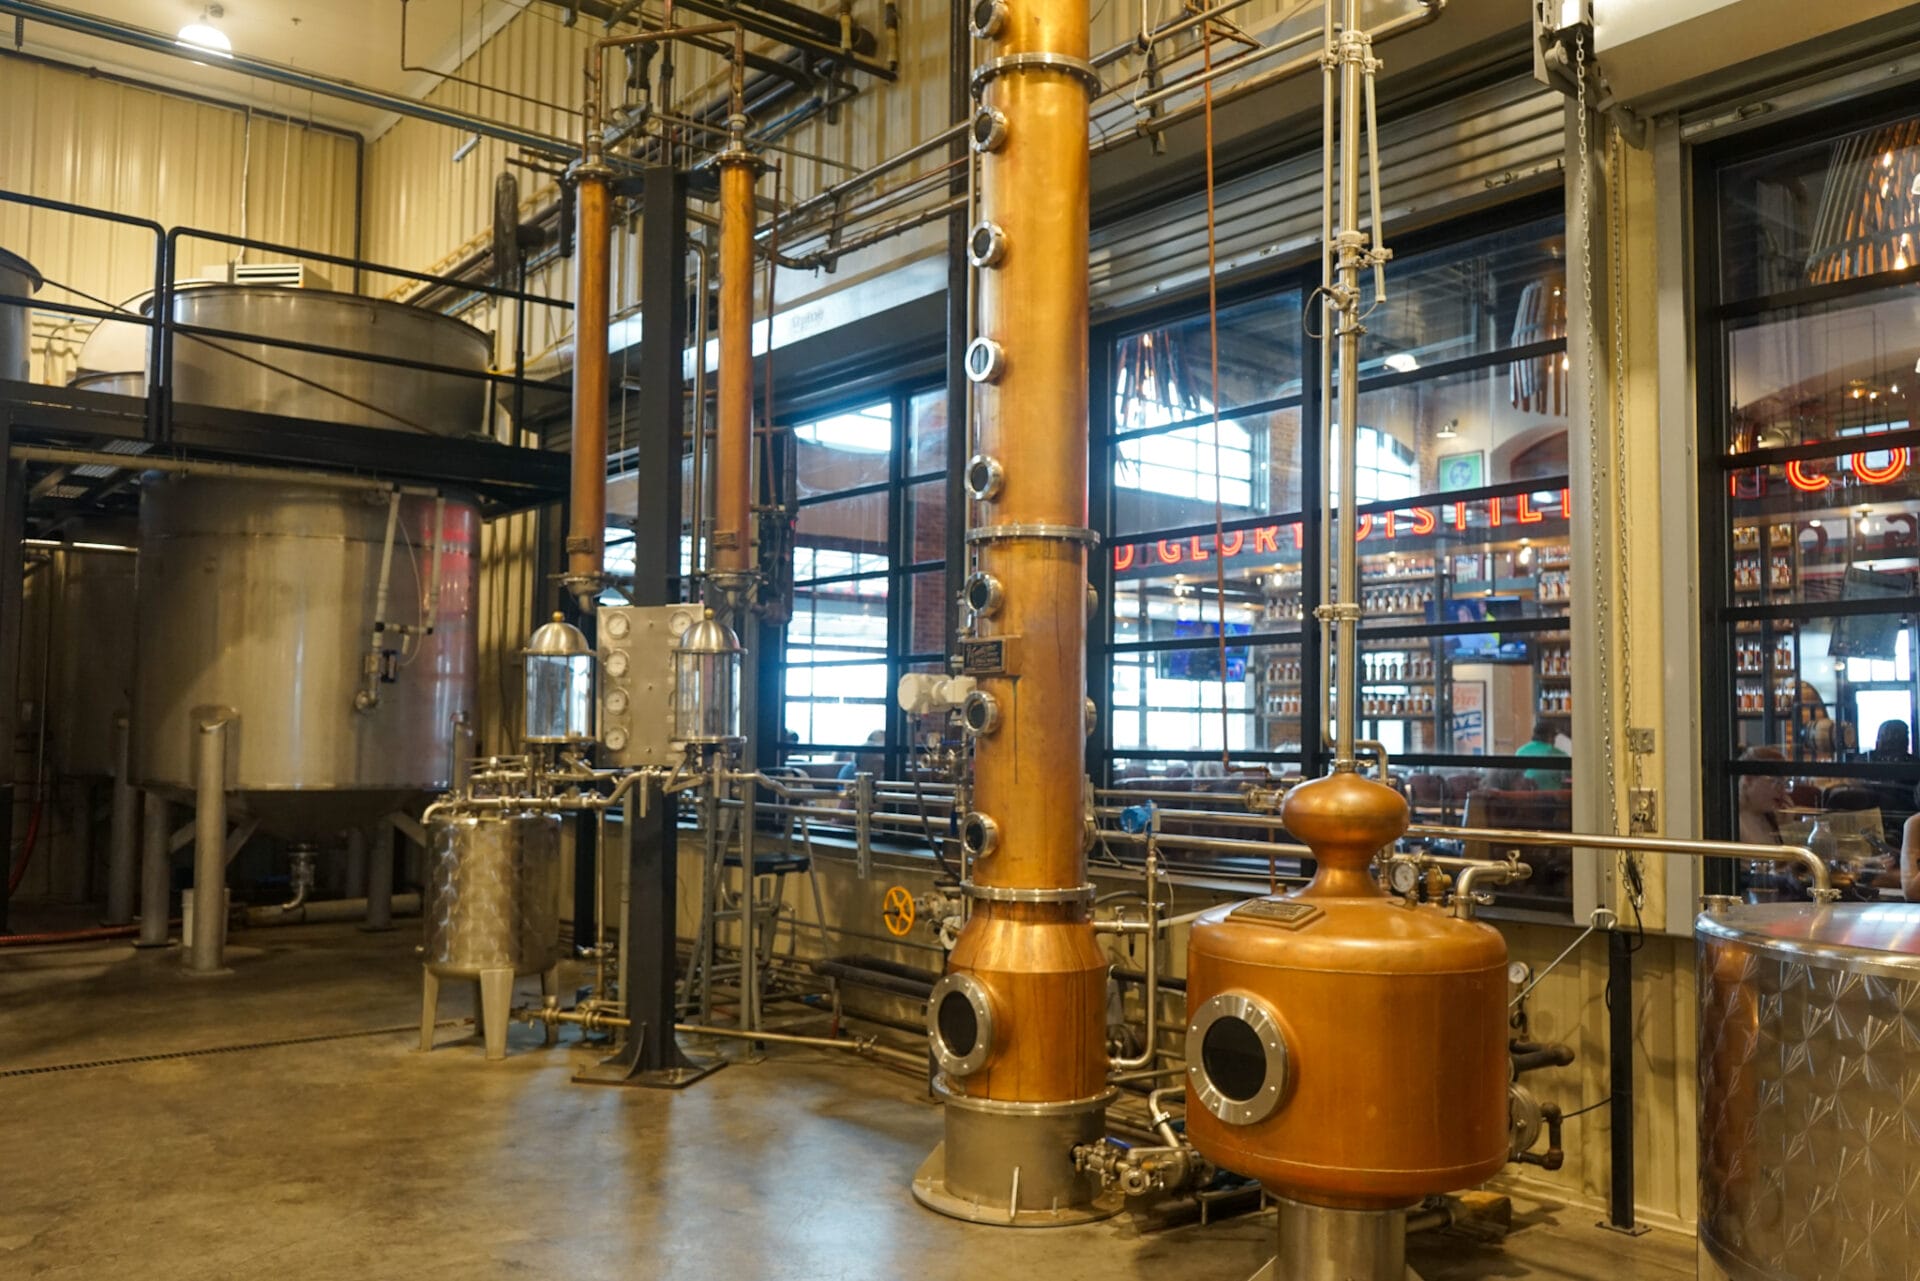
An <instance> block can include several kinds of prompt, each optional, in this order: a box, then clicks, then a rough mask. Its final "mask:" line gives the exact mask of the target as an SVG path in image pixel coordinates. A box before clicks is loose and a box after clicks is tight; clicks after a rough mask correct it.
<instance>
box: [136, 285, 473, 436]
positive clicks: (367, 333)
mask: <svg viewBox="0 0 1920 1281" xmlns="http://www.w3.org/2000/svg"><path fill="white" fill-rule="evenodd" d="M173 318H174V320H175V321H177V322H179V323H180V324H184V325H198V326H202V327H204V328H208V329H219V330H226V331H228V332H230V333H243V334H259V335H261V337H262V338H263V339H273V340H276V341H281V342H294V343H303V344H308V345H311V346H316V347H328V348H333V349H336V350H343V351H355V352H370V353H373V354H375V355H379V356H383V357H388V358H404V359H406V360H409V361H414V362H417V363H419V364H422V365H438V366H442V367H444V368H447V369H455V370H467V371H471V372H472V373H475V374H479V373H484V372H485V371H486V369H487V365H488V361H489V359H490V357H491V355H492V345H491V343H490V342H489V341H488V339H487V336H486V335H485V334H483V333H481V332H480V331H479V330H478V329H475V328H473V327H472V326H471V325H467V324H464V323H462V322H461V321H458V320H454V319H452V318H450V317H447V316H443V315H441V314H439V313H438V312H432V311H426V310H423V309H422V308H419V307H408V306H405V305H403V304H401V303H395V302H387V301H385V300H384V299H379V298H362V297H360V296H359V295H357V294H341V293H332V292H329V291H327V290H320V289H284V288H278V287H273V286H264V285H208V286H199V287H195V288H192V289H188V290H184V291H182V292H180V293H178V294H176V295H174V299H173ZM488 390H489V385H488V384H487V382H485V381H484V380H483V379H480V378H475V377H464V376H462V375H461V374H457V373H436V372H432V371H428V370H418V369H403V368H401V367H399V366H397V365H391V364H380V363H376V362H372V361H365V360H351V359H346V358H343V357H339V356H324V355H319V354H317V353H313V352H305V351H296V350H294V349H292V348H289V347H283V346H276V345H274V344H273V343H271V342H266V341H260V342H249V341H245V340H241V339H234V338H203V337H198V336H195V335H191V334H179V335H176V336H175V339H174V344H173V400H174V403H175V404H179V405H213V406H217V407H219V408H223V409H246V410H252V411H254V412H256V413H265V414H282V415H285V416H287V417H289V418H304V419H307V420H309V421H312V422H326V423H348V424H352V425H356V426H364V427H385V428H389V429H392V430H396V431H416V432H428V433H432V434H435V435H460V434H464V433H466V432H472V431H478V430H480V429H481V428H482V427H483V426H484V425H485V424H484V414H485V412H486V403H487V394H488Z"/></svg>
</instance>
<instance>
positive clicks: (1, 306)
mask: <svg viewBox="0 0 1920 1281" xmlns="http://www.w3.org/2000/svg"><path fill="white" fill-rule="evenodd" d="M40 284H41V281H40V273H39V272H37V271H35V270H34V269H33V264H32V263H30V262H28V261H27V260H26V259H25V258H20V257H16V256H15V255H13V254H10V253H8V252H7V251H6V250H4V249H0V294H8V295H10V296H12V297H15V298H25V297H27V296H29V295H31V294H34V293H37V292H39V289H40ZM32 329H33V321H32V313H31V311H29V310H28V308H26V307H25V306H23V305H21V304H19V303H0V380H9V381H18V382H26V381H27V369H28V364H29V363H30V361H31V359H32V354H33V344H32Z"/></svg>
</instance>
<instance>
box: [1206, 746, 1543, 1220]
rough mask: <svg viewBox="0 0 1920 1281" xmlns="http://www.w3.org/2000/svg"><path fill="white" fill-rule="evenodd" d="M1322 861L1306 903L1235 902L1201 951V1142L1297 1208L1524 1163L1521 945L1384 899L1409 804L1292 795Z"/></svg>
mask: <svg viewBox="0 0 1920 1281" xmlns="http://www.w3.org/2000/svg"><path fill="white" fill-rule="evenodd" d="M1282 817H1283V819H1284V821H1285V823H1286V826H1287V829H1288V830H1289V831H1290V832H1292V833H1293V834H1294V835H1295V836H1296V837H1298V838H1299V839H1300V840H1302V841H1303V842H1305V843H1306V844H1307V845H1308V846H1310V847H1311V848H1312V849H1313V851H1314V853H1315V855H1316V857H1317V859H1318V869H1319V870H1318V872H1317V874H1316V875H1315V877H1314V880H1313V882H1312V883H1311V884H1310V885H1308V886H1306V887H1305V888H1303V889H1301V890H1299V891H1298V892H1296V893H1293V894H1288V895H1275V896H1272V897H1268V898H1263V899H1257V900H1255V901H1253V902H1250V903H1243V904H1240V905H1238V906H1234V907H1222V908H1220V909H1219V910H1217V911H1214V912H1211V913H1208V914H1207V915H1206V916H1203V917H1201V918H1200V919H1199V921H1197V922H1196V923H1195V925H1194V927H1193V931H1192V934H1191V937H1190V941H1189V943H1188V949H1187V992H1188V1018H1187V1063H1188V1068H1187V1136H1188V1138H1189V1139H1190V1140H1191V1141H1192V1142H1193V1145H1194V1146H1195V1147H1196V1148H1198V1149H1199V1150H1200V1152H1201V1153H1202V1154H1203V1155H1204V1156H1206V1157H1207V1159H1208V1160H1210V1161H1213V1162H1215V1163H1216V1164H1218V1165H1220V1166H1222V1167H1224V1168H1226V1169H1229V1170H1233V1171H1235V1172H1237V1173H1240V1174H1244V1175H1246V1176H1248V1177H1250V1178H1255V1179H1258V1180H1259V1181H1260V1182H1261V1184H1263V1185H1264V1186H1265V1187H1266V1188H1267V1189H1268V1190H1269V1191H1270V1192H1272V1193H1274V1194H1275V1195H1277V1196H1280V1197H1283V1198H1286V1199H1288V1200H1291V1201H1296V1202H1303V1203H1306V1204H1307V1205H1312V1206H1322V1207H1328V1208H1332V1209H1341V1210H1389V1209H1395V1208H1398V1207H1404V1206H1408V1205H1411V1204H1413V1203H1415V1202H1417V1201H1419V1200H1420V1199H1421V1198H1422V1197H1425V1196H1429V1195H1434V1194H1438V1193H1442V1192H1451V1191H1456V1190H1459V1189H1462V1188H1467V1187H1471V1186H1473V1185H1475V1184H1478V1183H1480V1182H1482V1181H1484V1180H1485V1179H1487V1178H1489V1177H1490V1176H1492V1175H1493V1174H1494V1173H1495V1172H1497V1171H1498V1170H1499V1169H1500V1168H1501V1167H1502V1166H1503V1165H1504V1164H1505V1163H1506V1160H1507V1147H1508V1122H1507V1085H1508V1080H1509V1065H1508V1055H1507V995H1508V988H1507V977H1506V967H1507V946H1506V941H1505V940H1504V939H1503V938H1502V937H1501V936H1500V934H1499V932H1498V931H1497V930H1495V929H1493V928H1492V927H1490V926H1487V925H1483V924H1480V923H1478V922H1475V921H1471V920H1464V919H1460V918H1457V917H1455V916H1453V915H1451V914H1450V913H1448V912H1447V911H1445V910H1443V909H1441V908H1439V907H1434V906H1417V905H1413V904H1410V903H1408V902H1407V901H1405V900H1401V899H1398V898H1394V897H1391V896H1389V895H1388V894H1386V893H1385V892H1384V891H1382V890H1381V888H1380V887H1379V885H1378V884H1377V883H1376V882H1375V880H1374V878H1373V876H1372V874H1371V873H1370V871H1369V864H1370V863H1371V862H1372V859H1373V857H1374V855H1375V854H1376V853H1377V852H1378V851H1379V850H1381V849H1383V848H1385V847H1386V846H1388V845H1390V844H1391V843H1392V842H1393V841H1395V840H1397V839H1398V838H1399V836H1400V835H1401V834H1402V833H1404V832H1405V830H1406V826H1407V805H1406V801H1405V800H1404V799H1402V798H1401V796H1400V795H1399V794H1398V793H1397V792H1395V791H1394V790H1393V789H1391V788H1389V787H1385V786H1383V785H1381V784H1379V783H1376V782H1372V781H1370V780H1367V779H1364V778H1362V777H1360V776H1359V775H1358V774H1356V773H1353V772H1351V771H1341V772H1336V773H1334V774H1332V775H1330V776H1329V777H1326V778H1322V779H1316V780H1314V781H1313V782H1310V783H1305V784H1302V785H1301V786H1299V787H1297V788H1295V789H1294V790H1293V792H1292V793H1290V794H1289V796H1288V797H1287V800H1286V804H1285V808H1284V810H1283V811H1282Z"/></svg>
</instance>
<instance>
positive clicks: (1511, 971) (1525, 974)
mask: <svg viewBox="0 0 1920 1281" xmlns="http://www.w3.org/2000/svg"><path fill="white" fill-rule="evenodd" d="M1532 977H1533V971H1532V970H1530V969H1528V968H1527V963H1526V962H1525V961H1515V962H1514V963H1513V964H1511V965H1509V966H1507V982H1509V983H1511V984H1513V985H1514V986H1515V987H1519V986H1521V985H1522V984H1524V983H1525V982H1526V981H1527V980H1528V979H1530V978H1532Z"/></svg>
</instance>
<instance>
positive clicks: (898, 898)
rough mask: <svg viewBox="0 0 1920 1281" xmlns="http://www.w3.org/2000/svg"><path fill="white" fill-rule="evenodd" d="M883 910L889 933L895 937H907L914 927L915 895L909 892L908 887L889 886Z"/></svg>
mask: <svg viewBox="0 0 1920 1281" xmlns="http://www.w3.org/2000/svg"><path fill="white" fill-rule="evenodd" d="M881 910H882V912H883V914H884V919H885V921H886V923H887V933H889V934H891V935H893V936H894V937H895V938H905V937H906V936H907V932H908V931H909V930H911V929H912V928H913V895H911V894H909V893H907V887H906V886H904V885H893V886H889V887H888V889H887V898H886V902H885V904H884V905H883V907H882V909H881Z"/></svg>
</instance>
